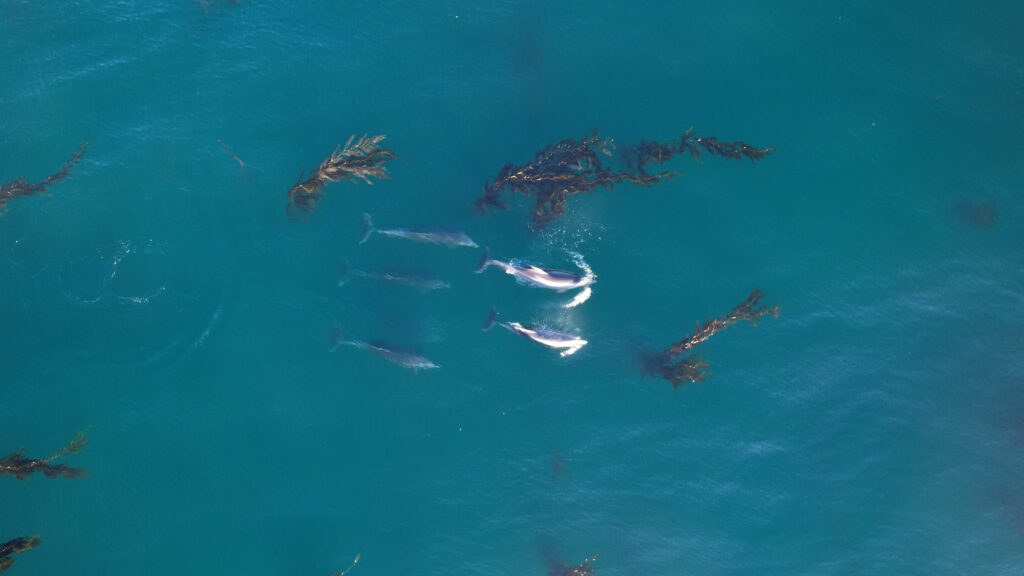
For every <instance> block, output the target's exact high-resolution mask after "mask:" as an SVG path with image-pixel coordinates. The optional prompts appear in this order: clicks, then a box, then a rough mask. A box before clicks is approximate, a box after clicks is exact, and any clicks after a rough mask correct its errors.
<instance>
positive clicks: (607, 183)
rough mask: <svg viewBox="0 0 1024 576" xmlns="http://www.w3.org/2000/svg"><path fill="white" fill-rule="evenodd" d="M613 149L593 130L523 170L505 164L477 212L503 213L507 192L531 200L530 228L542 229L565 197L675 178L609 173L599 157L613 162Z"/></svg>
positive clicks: (560, 211)
mask: <svg viewBox="0 0 1024 576" xmlns="http://www.w3.org/2000/svg"><path fill="white" fill-rule="evenodd" d="M614 146H615V145H614V142H613V140H612V139H611V138H604V139H602V138H601V136H600V134H599V133H598V131H597V130H594V132H593V134H591V135H590V136H589V137H583V138H580V139H579V140H576V139H575V138H567V139H565V140H562V141H561V142H559V143H557V144H553V145H551V146H548V147H547V148H545V149H543V150H541V151H540V152H537V153H536V154H535V155H534V157H533V160H532V161H531V162H529V163H527V164H523V165H521V166H517V165H515V164H512V163H511V162H510V163H508V164H505V166H503V167H502V168H501V170H500V171H499V172H498V174H497V176H495V177H494V179H492V180H489V181H488V182H487V183H486V184H485V185H484V194H483V196H481V197H480V199H478V200H477V201H476V209H477V211H486V210H488V209H490V208H497V209H500V210H505V209H507V208H508V205H507V204H506V203H505V201H504V200H503V199H502V193H503V192H504V191H506V190H508V191H509V192H510V193H511V194H522V195H524V196H530V195H533V196H534V197H535V202H534V207H533V225H534V226H535V227H537V228H543V227H544V226H546V225H547V224H548V223H550V222H551V221H552V220H554V219H555V218H557V217H558V216H560V215H562V214H563V213H564V212H565V210H566V206H565V201H566V200H567V199H568V198H569V197H570V196H574V195H576V194H582V193H585V192H591V191H593V190H594V189H595V188H598V187H603V188H607V189H611V188H613V187H614V186H615V185H616V184H620V183H622V182H630V183H633V184H638V185H640V186H651V185H652V184H656V183H658V182H660V181H661V180H664V179H666V178H671V177H672V176H673V175H674V174H672V173H670V172H665V173H661V174H639V175H638V174H633V173H632V172H628V171H625V170H618V171H617V170H614V169H612V168H609V167H607V166H605V164H604V162H603V161H602V160H601V156H605V157H609V158H610V157H612V156H613V152H612V151H613V150H614Z"/></svg>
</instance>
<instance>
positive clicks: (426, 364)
mask: <svg viewBox="0 0 1024 576" xmlns="http://www.w3.org/2000/svg"><path fill="white" fill-rule="evenodd" d="M343 345H347V346H353V347H355V348H358V349H360V350H366V351H367V352H370V353H372V354H376V355H377V356H380V357H381V358H384V359H385V360H387V361H388V362H392V363H394V364H398V365H399V366H405V367H406V368H412V369H413V370H414V371H415V370H429V369H431V368H440V366H439V365H437V364H434V363H433V362H431V361H430V360H429V359H427V358H424V357H423V356H420V355H419V354H416V353H414V352H407V351H405V350H400V349H398V348H396V347H395V346H391V345H389V344H383V343H380V342H361V341H359V340H342V336H341V329H340V328H337V327H335V328H334V334H332V335H331V349H330V351H331V352H334V351H335V350H337V349H338V348H339V347H341V346H343Z"/></svg>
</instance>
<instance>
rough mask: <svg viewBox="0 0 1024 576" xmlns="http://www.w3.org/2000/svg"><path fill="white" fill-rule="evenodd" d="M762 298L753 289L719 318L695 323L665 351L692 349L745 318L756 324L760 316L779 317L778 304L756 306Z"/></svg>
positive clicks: (760, 293) (761, 293)
mask: <svg viewBox="0 0 1024 576" xmlns="http://www.w3.org/2000/svg"><path fill="white" fill-rule="evenodd" d="M762 298H764V292H761V291H760V290H754V291H753V292H751V293H750V296H747V299H746V300H744V301H743V302H741V303H740V304H739V305H738V306H736V307H735V308H733V309H732V310H731V311H730V312H729V313H728V314H726V315H725V316H722V317H720V318H712V319H711V320H707V321H705V322H703V323H701V324H697V328H696V330H694V331H693V334H691V335H690V336H689V337H687V338H684V339H682V340H680V341H679V342H676V343H675V344H673V345H672V346H671V347H670V348H669V349H668V350H666V352H668V353H669V354H671V355H672V356H675V355H678V354H681V353H683V352H687V351H689V350H693V349H694V348H696V347H697V346H698V345H699V344H701V343H702V342H704V341H705V340H707V339H708V338H711V337H712V336H714V335H715V334H717V333H719V332H721V331H722V330H725V329H726V328H728V327H729V326H732V325H733V324H735V323H737V322H740V321H743V320H746V321H747V322H750V323H751V324H757V322H758V321H759V319H760V318H761V316H765V315H769V316H771V317H772V318H778V317H779V307H778V305H775V306H772V307H771V308H767V307H764V308H756V306H757V305H758V303H759V302H760V301H761V299H762Z"/></svg>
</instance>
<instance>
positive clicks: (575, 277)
mask: <svg viewBox="0 0 1024 576" xmlns="http://www.w3.org/2000/svg"><path fill="white" fill-rule="evenodd" d="M374 233H376V234H380V235H382V236H388V237H391V238H399V239H403V240H409V241H412V242H420V243H427V244H437V245H440V246H447V247H449V248H455V247H476V246H477V244H476V243H475V242H473V240H472V239H471V238H470V237H469V236H467V235H466V234H465V233H464V232H461V231H458V230H448V229H442V228H390V229H382V228H376V227H375V226H374V224H373V218H372V217H371V216H370V215H369V214H363V236H362V238H361V239H360V241H359V243H360V244H363V243H365V242H366V241H367V240H369V238H370V236H372V235H373V234H374ZM569 255H570V256H571V257H572V260H573V263H575V264H576V266H577V267H578V268H579V270H580V271H579V272H572V271H567V270H557V269H554V268H542V267H540V266H536V265H533V264H528V263H526V262H523V261H521V260H518V259H512V260H509V261H502V260H498V259H494V258H491V252H490V249H489V248H487V247H486V246H485V247H484V248H483V254H482V256H481V258H480V263H479V265H478V266H477V268H476V273H477V274H479V273H482V272H484V271H485V270H487V268H489V267H491V266H494V267H496V268H500V269H502V270H503V271H504V272H505V273H506V274H508V275H510V276H512V277H513V278H515V279H516V281H517V282H519V283H521V284H526V285H528V286H534V287H536V288H543V289H546V290H553V291H555V292H557V293H564V292H569V291H573V290H576V291H577V292H576V294H575V295H574V296H573V298H572V299H571V300H569V301H568V302H566V303H564V304H562V305H561V307H563V308H573V307H576V306H579V305H580V304H583V303H584V302H586V301H587V300H589V299H590V297H591V295H592V294H593V291H592V289H591V285H593V284H594V282H595V281H596V280H597V275H595V274H594V271H593V270H592V269H591V268H590V266H589V265H588V264H587V262H586V261H585V260H584V259H583V256H582V255H581V254H579V253H577V252H569ZM354 276H355V277H362V278H369V279H373V280H377V281H381V282H389V283H395V284H402V285H407V286H411V287H414V288H419V289H420V290H432V289H437V288H447V287H448V284H447V283H446V282H444V281H442V280H440V279H437V278H434V277H433V276H430V275H426V274H413V273H408V272H392V271H388V272H371V271H363V270H355V269H350V268H348V266H347V265H345V266H344V268H343V274H342V279H341V280H340V281H339V282H338V285H339V286H343V285H345V284H346V283H347V281H348V280H349V279H350V278H351V277H354ZM497 317H498V313H497V311H496V310H495V309H494V308H491V312H490V315H489V316H488V319H487V323H486V325H485V326H484V328H483V329H484V331H487V330H490V329H491V328H492V327H494V326H495V325H498V326H501V327H502V328H504V329H506V330H508V331H509V332H512V333H514V334H518V335H520V336H522V337H524V338H526V339H528V340H532V341H533V342H536V343H537V344H540V345H542V346H546V347H548V348H552V349H554V350H558V351H559V355H560V356H561V357H563V358H564V357H566V356H571V355H572V354H575V353H576V352H578V351H579V350H580V349H581V348H583V347H584V346H586V345H587V341H586V340H585V339H583V338H582V337H580V336H578V335H575V334H570V333H566V332H560V331H558V330H554V329H551V328H547V327H544V326H534V327H527V326H523V325H522V324H520V323H519V322H500V321H498V319H497ZM340 346H352V347H354V348H358V349H360V350H365V351H367V352H370V353H372V354H376V355H378V356H381V357H382V358H384V359H385V360H387V361H389V362H392V363H394V364H398V365H400V366H405V367H407V368H411V369H413V370H421V369H432V368H439V367H440V366H438V365H437V364H435V363H433V362H432V361H430V360H429V359H427V358H425V357H423V356H420V355H419V354H416V353H413V352H409V351H405V350H402V349H400V348H398V347H395V346H392V345H390V344H385V343H380V342H363V341H359V340H343V339H342V337H341V331H340V330H339V329H337V328H336V329H335V332H334V336H333V337H332V341H331V351H334V350H336V349H338V348H339V347H340Z"/></svg>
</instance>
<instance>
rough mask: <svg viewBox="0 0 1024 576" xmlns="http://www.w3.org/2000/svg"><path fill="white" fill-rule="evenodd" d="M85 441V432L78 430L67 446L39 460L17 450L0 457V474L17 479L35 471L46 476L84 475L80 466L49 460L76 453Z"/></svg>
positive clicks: (67, 476)
mask: <svg viewBox="0 0 1024 576" xmlns="http://www.w3.org/2000/svg"><path fill="white" fill-rule="evenodd" d="M86 442H87V439H86V436H85V432H79V433H78V434H77V435H76V436H75V437H74V438H72V440H71V442H68V444H67V446H64V447H63V448H61V449H60V450H58V451H57V452H55V453H53V454H52V455H51V456H49V457H48V458H43V459H41V460H37V459H34V458H26V457H25V456H23V455H22V451H21V450H18V451H17V452H14V453H12V454H10V455H8V456H7V457H5V458H3V459H0V476H2V475H4V474H6V475H9V476H14V477H15V478H17V479H18V480H24V479H25V478H28V477H29V476H31V475H32V474H35V473H36V472H42V473H43V474H44V475H46V477H47V478H56V477H61V478H78V477H80V476H83V475H85V471H84V470H82V469H81V468H73V467H71V466H67V465H65V464H56V465H54V464H51V462H53V461H54V460H57V459H59V458H63V457H64V456H67V455H69V454H77V453H78V452H80V451H81V450H82V448H84V447H85V444H86Z"/></svg>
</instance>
